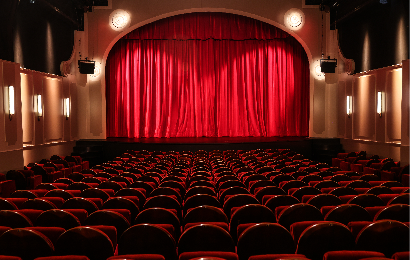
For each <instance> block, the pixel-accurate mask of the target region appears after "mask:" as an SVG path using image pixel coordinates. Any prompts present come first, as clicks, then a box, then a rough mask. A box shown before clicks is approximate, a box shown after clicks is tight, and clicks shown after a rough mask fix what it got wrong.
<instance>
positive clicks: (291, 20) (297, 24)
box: [285, 8, 305, 31]
mask: <svg viewBox="0 0 410 260" xmlns="http://www.w3.org/2000/svg"><path fill="white" fill-rule="evenodd" d="M304 23H305V17H304V14H303V12H302V11H301V10H299V9H296V8H292V9H290V10H289V11H287V12H286V13H285V25H286V27H288V28H289V29H291V30H293V31H296V30H299V29H300V28H302V27H303V25H304Z"/></svg>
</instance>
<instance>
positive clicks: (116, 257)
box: [107, 254, 165, 260]
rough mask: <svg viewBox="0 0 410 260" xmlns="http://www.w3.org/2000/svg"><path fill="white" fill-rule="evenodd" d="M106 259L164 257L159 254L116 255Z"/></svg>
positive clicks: (132, 259) (139, 259)
mask: <svg viewBox="0 0 410 260" xmlns="http://www.w3.org/2000/svg"><path fill="white" fill-rule="evenodd" d="M107 260H165V257H164V256H162V255H159V254H138V255H117V256H111V257H109V258H107Z"/></svg>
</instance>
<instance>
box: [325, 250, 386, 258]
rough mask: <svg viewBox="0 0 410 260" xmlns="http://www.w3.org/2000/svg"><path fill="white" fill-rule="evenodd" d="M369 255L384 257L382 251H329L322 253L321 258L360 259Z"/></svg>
mask: <svg viewBox="0 0 410 260" xmlns="http://www.w3.org/2000/svg"><path fill="white" fill-rule="evenodd" d="M369 257H378V258H380V257H383V258H384V257H385V255H384V254H383V253H380V252H374V251H349V250H344V251H330V252H327V253H325V254H324V256H323V260H360V259H363V258H369Z"/></svg>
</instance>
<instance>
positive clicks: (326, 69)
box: [320, 59, 337, 73]
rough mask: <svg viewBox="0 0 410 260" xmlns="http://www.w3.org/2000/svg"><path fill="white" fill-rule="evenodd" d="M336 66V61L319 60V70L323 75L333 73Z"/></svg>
mask: <svg viewBox="0 0 410 260" xmlns="http://www.w3.org/2000/svg"><path fill="white" fill-rule="evenodd" d="M336 66H337V60H336V59H321V60H320V69H321V72H323V73H335V71H336Z"/></svg>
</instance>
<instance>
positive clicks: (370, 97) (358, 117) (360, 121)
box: [352, 75, 376, 140]
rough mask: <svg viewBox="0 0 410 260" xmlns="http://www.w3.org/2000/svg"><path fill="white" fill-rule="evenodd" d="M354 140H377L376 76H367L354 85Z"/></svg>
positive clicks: (358, 79)
mask: <svg viewBox="0 0 410 260" xmlns="http://www.w3.org/2000/svg"><path fill="white" fill-rule="evenodd" d="M352 116H353V139H360V140H373V139H374V138H375V117H376V90H375V76H374V75H365V76H361V77H358V78H357V79H355V81H354V83H353V115H352Z"/></svg>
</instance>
